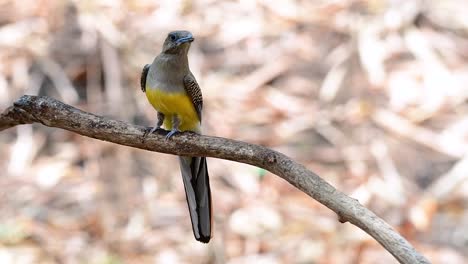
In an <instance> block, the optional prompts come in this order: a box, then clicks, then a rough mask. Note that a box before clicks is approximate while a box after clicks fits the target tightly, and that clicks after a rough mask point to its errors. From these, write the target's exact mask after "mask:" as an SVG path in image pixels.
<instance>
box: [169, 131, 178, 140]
mask: <svg viewBox="0 0 468 264" xmlns="http://www.w3.org/2000/svg"><path fill="white" fill-rule="evenodd" d="M179 132H180V131H179V130H177V129H173V130H171V131H170V132H169V133H167V135H166V140H168V139H170V138H171V137H172V136H174V135H175V134H176V133H179Z"/></svg>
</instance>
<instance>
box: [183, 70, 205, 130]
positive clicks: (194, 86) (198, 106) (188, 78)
mask: <svg viewBox="0 0 468 264" xmlns="http://www.w3.org/2000/svg"><path fill="white" fill-rule="evenodd" d="M184 88H185V91H186V92H187V94H188V96H189V97H190V99H191V100H192V103H193V106H194V107H195V110H196V111H197V115H198V119H200V122H201V120H202V108H203V96H202V93H201V89H200V86H199V85H198V83H197V80H195V77H193V75H192V74H191V73H189V74H187V75H185V77H184Z"/></svg>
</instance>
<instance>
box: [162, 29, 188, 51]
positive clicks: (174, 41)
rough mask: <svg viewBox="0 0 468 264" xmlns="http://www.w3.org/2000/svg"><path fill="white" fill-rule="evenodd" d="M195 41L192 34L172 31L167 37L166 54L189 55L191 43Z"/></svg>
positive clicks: (164, 46) (164, 47) (165, 43)
mask: <svg viewBox="0 0 468 264" xmlns="http://www.w3.org/2000/svg"><path fill="white" fill-rule="evenodd" d="M193 40H194V38H193V35H192V33H190V32H189V31H185V30H177V31H172V32H171V33H169V34H168V35H167V37H166V40H165V41H164V45H163V51H162V52H163V53H165V54H179V55H183V54H187V53H188V50H189V48H190V43H191V42H192V41H193Z"/></svg>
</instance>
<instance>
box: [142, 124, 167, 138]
mask: <svg viewBox="0 0 468 264" xmlns="http://www.w3.org/2000/svg"><path fill="white" fill-rule="evenodd" d="M160 129H162V128H161V126H155V127H153V128H151V129H150V128H149V127H147V128H146V129H145V133H143V138H145V137H146V136H148V135H149V134H153V133H154V132H156V130H160Z"/></svg>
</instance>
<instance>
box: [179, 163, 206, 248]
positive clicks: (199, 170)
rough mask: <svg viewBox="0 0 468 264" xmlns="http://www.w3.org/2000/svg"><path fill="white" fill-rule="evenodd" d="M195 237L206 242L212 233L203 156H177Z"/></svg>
mask: <svg viewBox="0 0 468 264" xmlns="http://www.w3.org/2000/svg"><path fill="white" fill-rule="evenodd" d="M179 163H180V170H181V172H182V178H183V180H184V187H185V195H186V198H187V203H188V208H189V212H190V219H191V220H192V229H193V234H194V236H195V239H196V240H198V241H200V242H203V243H208V242H209V241H210V238H211V233H212V211H211V190H210V182H209V177H208V167H207V164H206V158H205V157H179Z"/></svg>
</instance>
